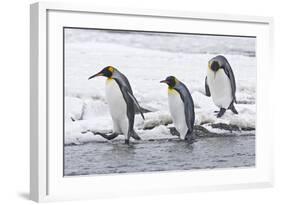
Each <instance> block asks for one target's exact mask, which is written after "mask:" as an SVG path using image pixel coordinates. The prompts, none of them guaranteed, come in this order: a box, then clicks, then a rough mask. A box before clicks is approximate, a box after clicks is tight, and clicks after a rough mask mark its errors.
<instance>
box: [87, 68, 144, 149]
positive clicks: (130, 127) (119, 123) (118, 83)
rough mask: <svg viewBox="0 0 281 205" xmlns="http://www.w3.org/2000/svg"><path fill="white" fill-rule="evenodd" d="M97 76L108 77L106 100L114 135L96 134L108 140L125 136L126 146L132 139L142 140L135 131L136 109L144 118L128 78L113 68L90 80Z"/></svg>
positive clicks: (104, 70) (106, 69)
mask: <svg viewBox="0 0 281 205" xmlns="http://www.w3.org/2000/svg"><path fill="white" fill-rule="evenodd" d="M97 76H104V77H107V81H106V99H107V102H108V105H109V111H110V114H111V117H112V121H113V133H112V134H109V135H107V134H103V133H100V132H96V133H95V134H99V135H101V136H102V137H104V138H105V139H107V140H112V139H114V138H116V137H117V136H118V135H119V134H124V135H125V143H126V144H129V140H130V137H133V138H134V139H136V140H140V137H139V136H138V135H137V133H136V132H135V130H134V119H135V108H137V109H138V110H139V112H140V114H141V116H142V118H143V119H144V116H143V113H142V110H141V107H140V105H139V103H138V101H137V100H136V98H135V97H134V95H133V91H132V88H131V86H130V83H129V81H128V79H127V78H126V76H125V75H123V74H122V73H121V72H120V71H118V70H117V69H116V68H114V67H112V66H107V67H105V68H104V69H102V70H101V71H100V72H99V73H97V74H95V75H93V76H91V77H89V80H90V79H92V78H94V77H97Z"/></svg>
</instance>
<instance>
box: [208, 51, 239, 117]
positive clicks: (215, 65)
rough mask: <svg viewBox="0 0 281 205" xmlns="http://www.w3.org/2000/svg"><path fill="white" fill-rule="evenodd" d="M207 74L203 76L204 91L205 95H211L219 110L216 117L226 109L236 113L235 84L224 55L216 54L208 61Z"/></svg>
mask: <svg viewBox="0 0 281 205" xmlns="http://www.w3.org/2000/svg"><path fill="white" fill-rule="evenodd" d="M208 67H209V69H208V71H207V76H206V78H205V91H206V95H207V96H211V95H212V98H213V101H214V103H215V105H216V106H217V107H219V108H220V111H219V112H218V114H217V117H218V118H219V117H221V116H223V114H224V113H225V111H226V110H227V109H230V110H231V111H232V112H233V113H234V114H238V112H237V110H236V109H235V107H234V102H235V103H237V102H236V97H235V92H236V84H235V77H234V74H233V71H232V69H231V67H230V64H229V63H228V61H227V59H226V58H225V57H224V56H221V55H218V56H216V57H214V58H212V59H211V60H210V61H209V63H208Z"/></svg>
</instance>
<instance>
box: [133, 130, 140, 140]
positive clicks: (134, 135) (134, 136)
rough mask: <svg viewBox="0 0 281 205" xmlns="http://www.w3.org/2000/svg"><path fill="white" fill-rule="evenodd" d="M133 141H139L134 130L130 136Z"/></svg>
mask: <svg viewBox="0 0 281 205" xmlns="http://www.w3.org/2000/svg"><path fill="white" fill-rule="evenodd" d="M130 136H131V137H132V138H134V139H135V140H141V138H140V136H139V135H138V134H137V133H136V131H135V130H133V132H132V134H131V135H130Z"/></svg>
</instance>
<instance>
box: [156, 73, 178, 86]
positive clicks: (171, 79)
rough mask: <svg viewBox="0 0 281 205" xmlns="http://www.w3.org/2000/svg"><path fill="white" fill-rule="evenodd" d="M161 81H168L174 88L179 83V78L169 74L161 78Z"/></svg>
mask: <svg viewBox="0 0 281 205" xmlns="http://www.w3.org/2000/svg"><path fill="white" fill-rule="evenodd" d="M160 83H166V84H167V85H169V87H171V88H173V87H175V85H176V84H177V79H176V77H174V76H168V77H167V78H166V79H165V80H161V81H160Z"/></svg>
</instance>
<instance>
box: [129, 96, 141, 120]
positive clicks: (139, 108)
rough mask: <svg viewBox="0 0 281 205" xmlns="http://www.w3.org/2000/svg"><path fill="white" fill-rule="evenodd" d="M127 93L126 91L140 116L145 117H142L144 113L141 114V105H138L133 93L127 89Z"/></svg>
mask: <svg viewBox="0 0 281 205" xmlns="http://www.w3.org/2000/svg"><path fill="white" fill-rule="evenodd" d="M127 93H128V95H129V97H130V98H131V99H132V100H133V101H134V103H135V105H136V107H137V109H138V110H139V112H140V114H141V116H142V119H145V118H144V115H143V113H142V110H141V107H140V105H139V103H138V101H137V99H136V98H135V96H134V95H133V94H131V93H130V92H129V91H127Z"/></svg>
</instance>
